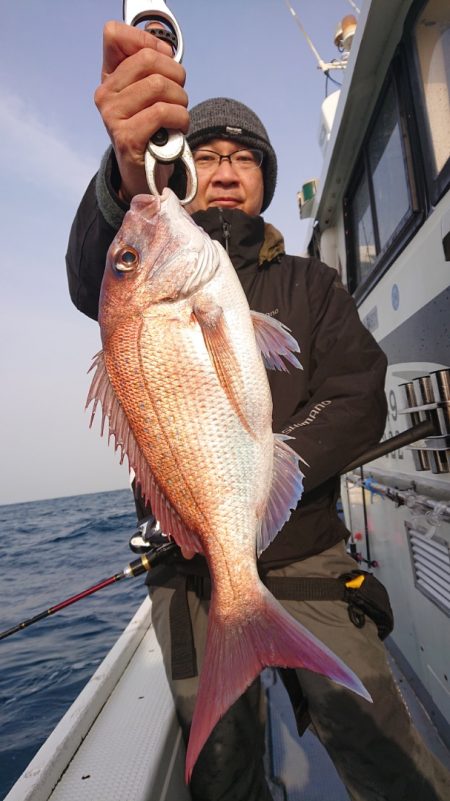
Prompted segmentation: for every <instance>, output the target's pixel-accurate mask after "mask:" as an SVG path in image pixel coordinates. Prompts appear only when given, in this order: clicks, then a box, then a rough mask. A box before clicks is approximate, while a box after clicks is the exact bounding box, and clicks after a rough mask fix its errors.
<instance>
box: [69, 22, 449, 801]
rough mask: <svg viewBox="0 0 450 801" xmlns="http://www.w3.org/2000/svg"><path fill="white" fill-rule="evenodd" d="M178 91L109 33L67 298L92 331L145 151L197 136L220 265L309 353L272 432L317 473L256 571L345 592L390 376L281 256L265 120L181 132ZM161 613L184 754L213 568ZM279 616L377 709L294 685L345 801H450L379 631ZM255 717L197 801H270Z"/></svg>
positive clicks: (343, 308)
mask: <svg viewBox="0 0 450 801" xmlns="http://www.w3.org/2000/svg"><path fill="white" fill-rule="evenodd" d="M184 78H185V75H184V70H183V68H182V67H181V66H180V65H178V64H175V63H174V61H173V59H172V58H171V53H170V48H169V47H168V45H167V44H165V43H163V42H161V41H159V40H158V39H157V38H155V37H154V36H150V35H149V33H146V32H145V31H141V30H138V29H133V28H130V27H128V26H124V25H121V24H119V23H109V24H108V25H107V26H106V27H105V31H104V61H103V71H102V84H101V86H100V87H99V89H98V90H97V92H96V102H97V105H98V108H99V110H100V113H101V115H102V118H103V121H104V123H105V126H106V128H107V130H108V132H109V135H110V137H111V140H112V148H111V149H110V150H109V151H108V152H107V153H106V154H105V158H104V159H103V162H102V165H101V168H100V171H99V173H98V175H97V177H96V179H95V180H93V181H92V182H91V184H90V186H89V187H88V190H87V192H86V195H85V197H84V198H83V201H82V203H81V206H80V208H79V210H78V213H77V216H76V218H75V221H74V224H73V227H72V231H71V237H70V242H69V249H68V254H67V268H68V277H69V286H70V291H71V296H72V299H73V301H74V303H75V304H76V305H77V306H78V308H80V309H81V310H82V311H83V312H84V313H86V314H88V315H89V316H91V317H94V318H95V317H96V316H97V310H98V297H99V289H100V284H101V279H102V275H103V269H104V264H105V258H106V251H107V248H108V247H109V244H110V243H111V241H112V239H113V237H114V235H115V233H116V231H117V229H118V228H119V226H120V224H121V222H122V219H123V216H124V213H125V211H126V210H127V208H128V203H129V200H130V199H131V198H132V197H133V196H134V195H135V194H137V193H139V192H146V191H148V189H147V184H146V179H145V173H144V169H143V153H144V150H145V146H146V144H147V141H148V139H149V137H150V136H152V135H153V133H155V132H156V131H157V130H158V129H159V128H160V127H161V126H163V127H166V128H174V129H179V130H182V131H183V132H185V133H187V139H188V142H189V144H190V146H191V148H192V150H193V153H194V158H195V162H196V165H197V173H198V181H199V188H198V193H197V196H196V198H195V200H194V201H193V202H192V204H191V206H190V207H189V211H190V213H191V214H192V215H193V218H194V220H195V221H196V222H197V223H198V224H199V225H201V226H202V227H203V228H204V229H205V230H206V231H207V232H208V233H209V234H210V236H211V237H213V238H215V239H218V240H219V241H220V242H221V243H222V244H223V245H224V246H225V247H226V248H227V250H228V253H229V256H230V258H231V261H232V263H233V265H234V267H235V269H236V271H237V275H238V276H239V278H240V281H241V283H242V286H243V288H244V291H245V292H246V295H247V298H248V300H249V304H250V307H251V308H252V309H255V310H257V311H261V312H265V313H268V314H271V315H273V316H276V317H277V318H278V319H279V320H280V321H281V322H283V323H284V324H285V325H287V326H288V327H289V328H290V329H291V330H292V333H293V335H294V337H295V338H296V339H297V340H298V342H299V343H300V346H301V360H302V366H303V371H298V370H293V371H292V372H290V373H279V372H277V373H275V372H274V373H271V374H270V376H269V380H270V385H271V391H272V396H273V402H274V413H273V416H274V418H273V428H274V431H276V432H283V431H284V432H285V433H289V434H290V435H291V436H292V437H293V440H292V442H291V445H292V447H293V448H294V449H296V450H297V451H298V453H299V454H300V455H301V456H302V458H303V459H304V460H306V462H307V463H308V465H309V467H308V468H305V494H304V497H303V498H302V501H301V503H300V504H299V506H298V508H297V509H296V510H295V511H294V512H293V514H292V516H291V518H290V520H289V521H288V523H287V524H286V525H285V526H284V528H283V529H282V531H281V532H280V533H279V534H278V536H277V537H276V539H275V540H274V542H273V543H272V544H271V545H270V546H269V547H268V548H267V550H266V551H265V552H264V553H263V554H262V557H261V559H260V571H261V574H262V575H263V576H264V577H265V578H266V580H268V581H270V580H273V579H274V578H281V579H288V578H290V577H294V578H302V577H311V578H313V579H317V580H319V579H321V578H337V577H339V576H340V575H342V574H345V573H348V572H349V571H351V570H352V569H353V568H354V566H355V565H354V562H353V561H352V559H351V558H350V557H349V556H348V555H347V553H346V551H345V539H346V537H347V536H348V532H347V531H346V529H345V526H344V525H343V523H342V522H341V521H340V519H339V517H338V516H337V513H336V499H337V496H338V491H339V479H338V474H339V471H340V470H341V469H342V467H344V466H345V464H347V463H348V462H349V461H351V460H352V459H353V458H354V457H356V456H358V455H360V454H361V453H363V452H364V451H365V450H366V449H367V448H368V447H370V446H371V445H373V444H374V443H376V442H377V441H378V440H379V438H380V436H381V434H382V431H383V427H384V422H385V413H386V408H385V399H384V392H383V387H384V374H385V368H386V359H385V357H384V356H383V354H382V352H381V351H380V349H379V348H378V346H377V344H376V343H375V341H374V340H373V338H372V337H371V335H370V334H369V333H368V332H367V330H366V329H365V328H364V327H363V326H362V325H361V323H360V321H359V318H358V315H357V312H356V308H355V306H354V303H353V301H352V299H351V297H350V296H349V295H348V294H347V292H346V291H345V289H344V288H343V287H342V286H341V285H340V283H339V281H338V280H337V277H336V274H335V272H334V271H333V270H331V269H329V268H328V267H326V266H325V265H323V264H321V263H320V262H318V261H316V260H313V259H301V258H295V257H290V256H287V255H286V254H285V252H284V246H283V240H282V236H281V234H279V233H278V232H277V231H276V230H275V229H274V228H273V227H272V226H270V225H266V224H265V223H264V220H263V218H262V217H260V216H259V215H260V212H261V211H264V210H265V209H266V208H267V207H268V205H269V204H270V201H271V199H272V196H273V192H274V189H275V183H276V173H277V162H276V155H275V153H274V151H273V148H272V146H271V143H270V140H269V137H268V134H267V131H266V130H265V128H264V126H263V125H262V123H261V121H260V120H259V118H258V117H257V116H256V115H255V114H254V112H252V111H251V110H250V109H249V108H247V107H246V106H244V105H243V104H241V103H238V102H237V101H234V100H230V99H228V98H215V99H212V100H209V101H206V102H205V103H200V104H199V105H198V106H196V107H195V108H194V109H192V110H191V112H190V115H189V114H188V113H187V110H186V108H187V96H186V94H185V92H184V89H183V85H184ZM158 178H159V184H160V186H161V187H162V186H164V185H165V184H166V183H167V181H168V180H169V181H170V182H171V185H172V186H174V187H176V186H177V185H178V184H179V181H180V176H179V174H178V170H177V169H176V170H175V172H174V173H172V170H171V168H162V169H161V170H160V171H159V176H158ZM137 501H138V504H139V498H138V499H137ZM142 514H144V511H143V510H142ZM186 590H187V595H186ZM151 596H152V616H153V622H154V625H155V629H156V633H157V636H158V639H159V642H160V644H161V648H162V650H163V654H164V659H165V665H166V671H167V675H168V679H169V682H170V684H171V687H172V691H173V694H174V700H175V704H176V708H177V713H178V716H179V719H180V723H181V725H182V728H183V732H184V735H185V737H186V738H187V736H188V732H189V724H190V721H191V719H192V713H193V707H194V704H195V696H196V690H197V683H198V675H197V674H198V670H197V668H201V661H202V655H203V649H204V644H205V636H206V620H207V614H208V597H209V584H208V575H207V570H206V567H205V562H204V560H203V559H202V558H201V557H195V558H194V559H193V560H180V561H179V563H178V564H177V565H176V566H173V565H167V566H164V567H161V568H160V569H159V571H158V572H156V574H152V586H151ZM186 598H187V602H186ZM282 603H283V605H284V606H285V607H286V609H287V610H288V611H289V612H290V613H291V614H292V615H293V616H294V617H295V618H296V619H297V620H299V621H300V622H301V623H303V624H304V625H305V626H306V627H307V628H308V629H309V630H310V631H312V632H313V634H315V635H316V636H317V637H318V638H319V639H320V640H322V641H323V642H324V643H326V644H327V645H328V646H329V647H330V648H331V649H332V650H333V651H334V652H335V653H336V654H337V655H339V656H340V657H341V658H342V659H343V660H344V661H345V662H346V663H347V664H348V665H349V667H351V668H352V669H353V670H354V671H355V672H356V674H357V675H358V676H359V677H360V679H361V680H362V682H363V683H364V685H365V686H366V688H367V689H368V691H369V692H370V693H371V695H372V698H373V704H372V705H370V704H368V703H367V702H366V701H364V700H362V699H360V698H359V697H357V696H355V695H354V694H353V693H350V692H348V691H345V690H343V689H342V688H338V687H337V686H335V685H334V684H333V683H332V682H331V681H329V680H327V679H326V678H324V677H322V676H319V675H317V674H313V673H310V672H308V671H304V670H299V671H297V675H298V677H299V679H300V683H301V687H302V690H303V694H304V696H305V698H306V699H307V702H308V711H309V715H310V718H311V720H312V723H313V726H314V730H315V733H316V734H317V736H318V737H319V738H320V739H321V741H322V742H323V744H324V745H325V747H326V748H327V750H328V752H329V754H330V756H331V758H332V759H333V761H334V763H335V765H336V768H337V769H338V771H339V773H340V775H341V777H342V779H343V781H344V783H345V784H346V786H347V788H348V791H349V794H350V796H351V798H352V799H353V800H354V801H381V800H382V799H383V801H402V800H403V799H405V801H406V799H408V801H409V799H412V798H417V799H420V801H444V798H448V797H450V783H449V780H448V777H447V775H446V772H445V770H444V769H443V767H442V766H441V765H440V764H439V763H438V762H437V761H436V760H435V759H434V758H433V757H432V756H431V755H430V754H429V753H428V751H427V750H426V749H425V747H424V746H423V744H422V743H421V741H420V739H419V737H418V735H417V734H416V732H415V730H414V729H413V727H412V725H411V722H410V719H409V716H408V713H407V711H406V709H405V707H404V704H403V702H402V700H401V697H400V694H399V692H398V690H397V688H396V686H395V683H394V681H393V678H392V676H391V674H390V671H389V668H388V665H387V661H386V655H385V651H384V647H383V645H382V643H381V642H380V639H379V637H378V634H377V628H376V625H375V623H374V622H373V621H372V620H371V619H370V618H368V617H366V618H365V619H364V620H363V621H362V623H363V625H362V627H360V628H359V627H357V626H356V625H354V623H353V622H352V621H351V619H350V617H349V614H348V608H347V604H345V603H344V602H343V601H331V600H320V601H307V602H306V601H302V600H299V599H298V598H296V597H295V593H294V597H293V598H292V600H283V601H282ZM183 615H184V617H183ZM180 619H182V621H183V622H182V624H180V622H179V621H180ZM177 621H178V624H177ZM186 621H187V624H186ZM191 635H192V640H193V647H191V646H192V643H191ZM260 700H261V699H260V687H259V682H258V681H257V682H255V683H254V684H253V685H252V686H251V687H250V688H249V690H248V691H247V692H246V693H245V694H244V695H243V696H242V697H241V698H240V699H239V700H238V701H237V702H236V704H235V705H234V706H233V707H232V708H231V709H230V710H229V712H228V713H227V714H226V715H225V716H224V718H223V719H222V720H221V721H220V722H219V724H218V725H217V727H216V729H215V730H214V732H213V734H212V735H211V737H210V738H209V740H208V742H207V744H206V746H205V747H204V749H203V751H202V754H201V755H200V758H199V760H198V763H197V765H196V767H195V769H194V773H193V778H192V783H191V792H192V797H193V799H194V801H200V799H202V801H218V799H221V801H264V800H266V801H268V800H269V799H270V798H271V795H270V792H269V789H268V787H267V784H266V781H265V776H264V769H263V742H264V732H263V725H262V724H263V712H262V707H261V704H260Z"/></svg>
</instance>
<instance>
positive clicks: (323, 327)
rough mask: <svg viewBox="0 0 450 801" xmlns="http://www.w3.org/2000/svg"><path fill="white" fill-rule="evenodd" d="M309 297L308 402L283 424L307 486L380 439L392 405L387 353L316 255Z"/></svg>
mask: <svg viewBox="0 0 450 801" xmlns="http://www.w3.org/2000/svg"><path fill="white" fill-rule="evenodd" d="M308 304H309V310H310V314H311V333H312V337H311V349H310V351H309V376H308V378H309V387H308V390H309V391H308V401H307V403H306V405H302V407H301V408H299V410H298V411H297V412H296V413H295V414H294V415H293V416H292V417H291V419H290V420H288V421H287V422H286V424H285V425H284V426H283V433H285V434H289V435H290V436H292V437H294V440H293V441H292V442H290V445H291V446H292V447H293V448H294V450H296V451H297V452H298V454H299V455H300V456H301V457H302V459H304V460H305V461H306V462H307V464H308V466H305V465H302V470H303V472H304V474H305V492H310V491H311V490H313V489H314V488H315V487H318V486H319V485H320V484H323V483H324V482H325V481H327V480H328V479H329V478H331V477H332V476H336V475H337V474H339V473H340V472H341V470H342V468H344V467H345V465H347V464H348V463H349V462H350V461H352V460H353V459H355V458H356V457H358V456H360V455H362V454H363V453H364V452H365V451H366V450H367V449H368V448H370V447H372V446H373V445H375V444H377V443H378V442H379V441H380V439H381V436H382V434H383V430H384V426H385V421H386V410H387V404H386V398H385V394H384V380H385V374H386V366H387V359H386V357H385V355H384V353H383V351H382V350H381V348H380V347H379V346H378V344H377V343H376V341H375V340H374V338H373V337H372V335H371V334H370V333H369V331H368V330H367V329H366V328H365V327H364V326H363V324H362V323H361V321H360V319H359V316H358V312H357V309H356V306H355V303H354V301H353V298H352V297H351V296H350V295H349V293H348V292H347V290H346V289H344V287H343V286H342V284H341V283H340V281H339V280H338V279H337V276H336V273H335V271H334V270H331V269H330V268H329V267H326V266H325V265H323V264H322V263H320V262H317V261H315V262H314V261H312V262H311V264H310V280H309V282H308Z"/></svg>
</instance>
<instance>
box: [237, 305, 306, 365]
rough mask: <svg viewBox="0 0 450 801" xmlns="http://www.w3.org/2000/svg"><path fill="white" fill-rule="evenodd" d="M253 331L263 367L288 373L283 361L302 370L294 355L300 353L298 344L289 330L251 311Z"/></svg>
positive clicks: (264, 315) (270, 318) (277, 322)
mask: <svg viewBox="0 0 450 801" xmlns="http://www.w3.org/2000/svg"><path fill="white" fill-rule="evenodd" d="M250 314H251V318H252V322H253V329H254V332H255V338H256V344H257V345H258V347H259V349H260V351H261V355H262V357H263V361H264V364H265V366H266V367H267V368H268V369H269V370H284V371H285V372H287V371H288V368H287V367H286V365H285V363H284V361H283V359H285V360H286V361H288V362H290V364H292V365H293V366H294V367H297V368H299V369H300V370H301V369H302V366H301V364H300V362H299V360H298V359H297V357H296V356H295V355H294V354H295V353H299V352H300V347H299V345H298V342H297V340H296V339H294V337H293V336H292V334H290V333H289V329H288V328H287V327H286V326H285V325H284V323H280V321H279V320H275V319H274V318H273V317H270V316H269V315H268V314H262V313H261V312H256V311H251V312H250Z"/></svg>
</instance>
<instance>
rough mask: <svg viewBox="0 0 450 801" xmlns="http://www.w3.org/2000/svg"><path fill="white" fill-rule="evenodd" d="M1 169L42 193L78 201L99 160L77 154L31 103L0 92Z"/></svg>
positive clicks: (16, 96) (2, 91) (60, 133)
mask: <svg viewBox="0 0 450 801" xmlns="http://www.w3.org/2000/svg"><path fill="white" fill-rule="evenodd" d="M0 130H1V131H2V147H1V148H0V165H1V167H2V170H4V171H7V172H8V173H9V174H11V173H13V174H15V175H16V176H18V177H20V179H21V180H22V181H26V182H28V183H30V182H31V183H32V184H34V185H36V186H37V187H39V188H40V189H41V191H42V190H47V191H48V190H50V191H52V192H56V193H57V194H58V195H63V196H64V197H65V198H66V199H68V200H69V201H77V202H78V201H79V199H80V197H81V195H82V193H83V192H84V190H85V188H86V185H87V183H88V181H89V180H90V179H91V177H92V175H93V174H94V173H95V171H96V170H97V168H98V160H97V159H94V158H91V157H87V156H83V155H81V154H80V153H77V152H76V151H75V150H74V149H73V147H72V146H71V145H70V144H69V143H68V142H67V141H65V138H64V134H63V133H62V132H61V131H59V130H57V129H56V128H55V127H52V126H51V125H48V124H47V123H45V122H44V121H43V120H42V119H40V118H39V116H38V114H37V113H36V112H35V111H33V110H32V109H30V107H29V104H28V103H25V101H24V100H23V99H22V98H21V97H19V96H18V95H14V94H12V93H9V92H5V91H4V90H1V89H0Z"/></svg>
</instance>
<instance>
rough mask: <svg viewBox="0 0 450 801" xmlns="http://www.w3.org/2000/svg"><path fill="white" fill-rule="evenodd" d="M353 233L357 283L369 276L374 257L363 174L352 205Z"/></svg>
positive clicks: (367, 195)
mask: <svg viewBox="0 0 450 801" xmlns="http://www.w3.org/2000/svg"><path fill="white" fill-rule="evenodd" d="M352 217H353V231H354V243H355V268H356V273H357V283H358V284H360V283H361V281H364V280H365V279H366V278H367V276H368V275H369V273H370V271H371V269H372V265H373V263H374V261H375V257H376V248H375V235H374V232H373V224H372V211H371V208H370V197H369V184H368V181H367V175H366V173H365V172H364V173H363V175H362V178H361V180H360V182H359V185H358V186H357V188H356V190H355V194H354V198H353V203H352Z"/></svg>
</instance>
